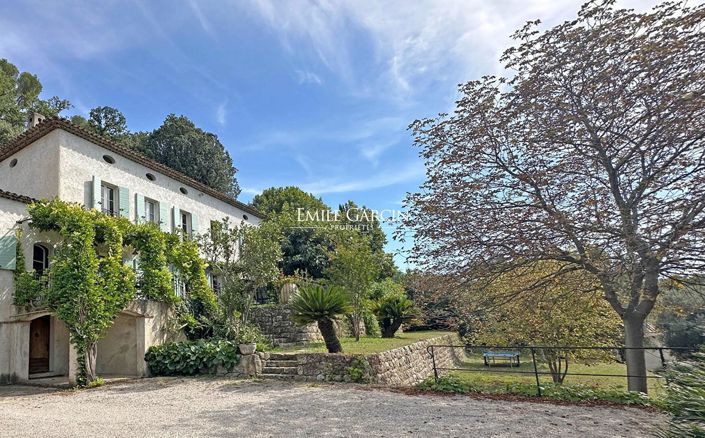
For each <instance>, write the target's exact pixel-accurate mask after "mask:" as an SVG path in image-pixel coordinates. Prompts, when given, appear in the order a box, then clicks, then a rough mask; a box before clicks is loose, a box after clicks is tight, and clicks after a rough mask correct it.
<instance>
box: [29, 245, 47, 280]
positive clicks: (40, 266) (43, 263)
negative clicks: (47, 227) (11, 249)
mask: <svg viewBox="0 0 705 438" xmlns="http://www.w3.org/2000/svg"><path fill="white" fill-rule="evenodd" d="M48 267H49V249H48V248H47V247H46V246H44V245H42V244H41V243H35V244H34V255H33V256H32V269H34V272H36V273H37V274H39V275H42V274H43V273H44V270H45V269H47V268H48Z"/></svg>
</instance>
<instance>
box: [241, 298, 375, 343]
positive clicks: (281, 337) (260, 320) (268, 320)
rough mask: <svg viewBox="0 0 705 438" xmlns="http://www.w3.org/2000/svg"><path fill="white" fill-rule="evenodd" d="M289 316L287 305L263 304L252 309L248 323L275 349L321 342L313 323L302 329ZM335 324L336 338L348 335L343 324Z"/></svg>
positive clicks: (290, 312)
mask: <svg viewBox="0 0 705 438" xmlns="http://www.w3.org/2000/svg"><path fill="white" fill-rule="evenodd" d="M291 314H292V310H291V305H289V304H264V305H260V306H254V307H253V308H252V311H251V313H250V321H251V322H252V323H253V324H254V325H256V326H257V327H259V329H260V331H261V332H262V333H263V334H264V335H265V336H267V337H268V338H270V339H271V340H272V344H274V346H275V347H289V346H292V345H303V344H306V343H308V342H323V336H321V332H320V331H319V330H318V326H317V325H316V324H315V323H313V324H309V325H307V326H305V327H302V326H300V325H297V324H296V323H294V321H292V320H291ZM335 324H336V331H337V332H338V336H340V337H343V336H349V335H350V333H349V331H348V330H347V329H346V328H345V327H346V324H345V323H343V322H336V323H335ZM363 335H364V330H363Z"/></svg>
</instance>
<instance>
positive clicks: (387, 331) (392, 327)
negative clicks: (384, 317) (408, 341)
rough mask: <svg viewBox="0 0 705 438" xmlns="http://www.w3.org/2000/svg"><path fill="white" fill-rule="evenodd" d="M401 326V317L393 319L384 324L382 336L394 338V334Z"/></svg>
mask: <svg viewBox="0 0 705 438" xmlns="http://www.w3.org/2000/svg"><path fill="white" fill-rule="evenodd" d="M399 327H401V319H399V320H396V319H393V320H391V321H390V322H389V323H387V324H383V325H382V337H383V338H393V337H394V334H395V333H396V332H397V330H399Z"/></svg>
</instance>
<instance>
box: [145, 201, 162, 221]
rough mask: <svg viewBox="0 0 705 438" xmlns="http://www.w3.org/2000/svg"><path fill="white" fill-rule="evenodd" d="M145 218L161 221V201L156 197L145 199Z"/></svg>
mask: <svg viewBox="0 0 705 438" xmlns="http://www.w3.org/2000/svg"><path fill="white" fill-rule="evenodd" d="M144 218H145V220H146V221H147V222H151V223H153V224H158V223H159V203H158V202H157V201H155V200H154V199H147V198H145V199H144Z"/></svg>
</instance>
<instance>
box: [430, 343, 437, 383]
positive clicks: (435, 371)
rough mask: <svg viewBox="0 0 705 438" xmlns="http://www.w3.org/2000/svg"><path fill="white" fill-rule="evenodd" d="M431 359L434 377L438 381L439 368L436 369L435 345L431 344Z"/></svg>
mask: <svg viewBox="0 0 705 438" xmlns="http://www.w3.org/2000/svg"><path fill="white" fill-rule="evenodd" d="M431 361H432V362H433V379H434V380H435V381H436V383H438V369H436V354H435V352H434V351H433V345H431Z"/></svg>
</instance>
